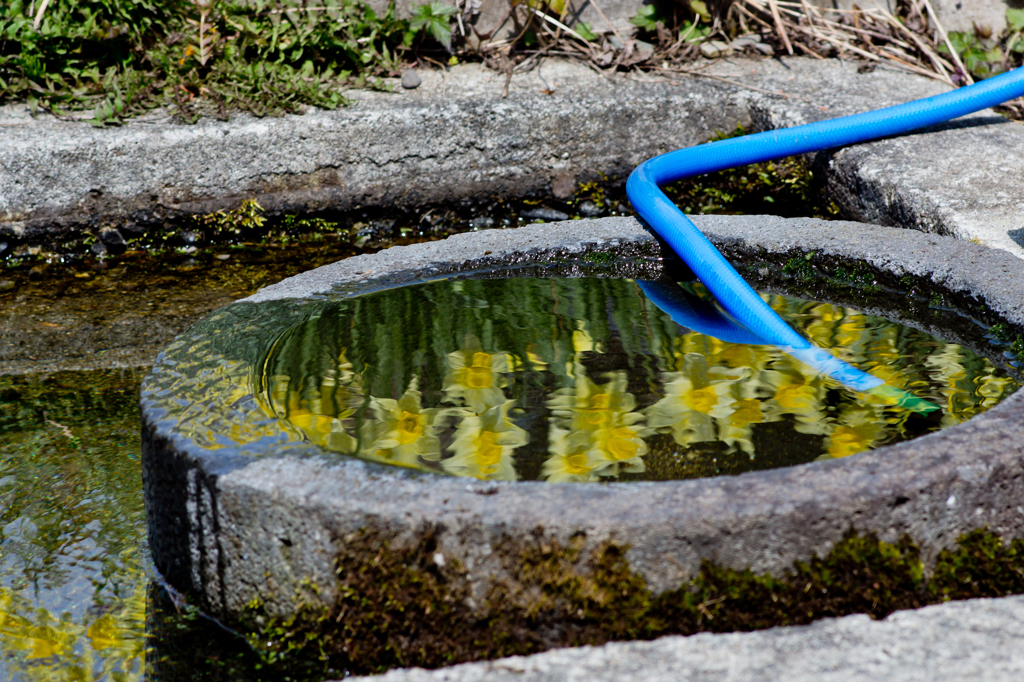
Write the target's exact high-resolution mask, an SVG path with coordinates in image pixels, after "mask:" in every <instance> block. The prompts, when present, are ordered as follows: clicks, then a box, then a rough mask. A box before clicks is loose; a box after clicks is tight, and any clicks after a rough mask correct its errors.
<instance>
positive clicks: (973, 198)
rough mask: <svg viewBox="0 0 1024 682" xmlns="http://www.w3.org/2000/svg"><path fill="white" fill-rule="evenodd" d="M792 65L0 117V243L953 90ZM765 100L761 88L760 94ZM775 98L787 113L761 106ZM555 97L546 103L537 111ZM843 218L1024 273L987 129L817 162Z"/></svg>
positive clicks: (940, 133)
mask: <svg viewBox="0 0 1024 682" xmlns="http://www.w3.org/2000/svg"><path fill="white" fill-rule="evenodd" d="M857 67H858V64H855V63H846V64H841V63H839V62H838V61H826V62H822V61H811V60H804V59H789V58H787V59H783V60H774V61H756V60H729V61H724V60H723V61H719V62H715V63H709V64H708V65H707V67H706V71H707V73H709V74H713V75H718V76H722V77H725V78H728V79H730V80H733V81H735V82H737V83H740V84H741V85H739V86H737V85H730V84H728V83H723V82H721V81H716V80H712V79H699V78H694V77H686V78H683V77H680V78H681V80H680V81H678V84H676V85H673V83H674V82H676V81H668V80H665V79H662V80H655V79H641V78H639V77H630V78H626V77H623V76H616V77H615V78H614V79H610V78H605V77H602V76H601V75H598V74H596V73H594V72H592V71H590V70H588V69H586V68H585V67H583V66H579V65H571V64H566V63H560V62H545V63H544V64H543V66H541V67H540V68H539V69H536V70H534V71H532V72H530V73H528V74H522V75H517V76H516V77H515V78H513V80H512V84H511V88H510V91H509V97H508V98H507V99H502V97H501V90H502V86H503V85H504V76H503V75H501V74H496V73H492V72H489V71H485V70H483V69H482V68H481V67H480V66H478V65H470V66H461V67H457V68H455V69H452V71H451V72H450V73H448V74H442V73H440V72H424V73H423V77H424V83H423V85H421V86H420V87H419V88H417V89H415V90H409V91H405V90H402V88H400V87H397V81H396V92H395V93H394V94H387V93H374V92H365V91H361V92H353V93H352V94H351V96H352V97H353V98H354V99H355V100H356V103H355V105H354V106H352V107H349V108H346V109H343V110H340V111H336V112H320V111H314V112H310V113H309V114H307V115H305V116H286V117H283V118H280V119H255V118H252V117H250V116H239V117H238V118H236V119H235V120H233V121H231V122H227V123H222V122H218V121H211V120H203V121H201V122H200V123H199V124H197V125H195V126H182V125H174V124H172V123H170V122H168V121H166V120H156V119H154V120H149V121H132V122H129V123H128V124H127V125H125V126H124V127H122V128H119V129H109V130H101V129H96V128H93V127H91V126H89V125H88V124H84V123H69V122H61V121H56V120H54V119H52V118H46V117H41V118H38V119H32V118H31V117H22V118H17V117H14V116H13V115H8V116H6V117H0V130H2V135H3V138H4V144H3V145H0V239H2V238H3V236H4V235H5V234H10V235H14V236H15V238H16V239H19V240H27V241H33V240H35V241H42V240H50V241H53V240H56V239H58V238H61V237H62V236H67V235H68V234H71V233H78V232H81V231H83V230H85V231H92V232H94V233H98V230H99V229H100V228H102V227H103V226H104V225H107V224H118V225H121V226H122V227H125V228H127V229H128V230H133V229H134V230H145V229H159V228H160V227H161V226H162V225H164V224H165V221H166V220H167V219H168V218H169V217H173V216H174V215H176V214H178V213H181V212H205V211H210V210H216V209H220V208H224V207H227V206H233V205H235V204H237V203H238V201H240V200H241V199H243V198H248V197H256V198H257V199H258V200H259V201H260V203H261V204H263V205H264V206H265V207H267V208H269V209H271V210H272V211H290V212H298V211H317V210H344V209H350V208H358V207H364V206H383V207H390V206H404V207H413V206H420V205H423V204H427V203H437V202H450V201H474V200H476V199H478V198H480V197H481V196H488V195H502V196H506V197H508V196H524V195H528V194H531V193H532V194H546V193H548V192H550V191H551V188H552V186H553V184H554V183H555V182H556V181H559V182H560V183H561V185H562V186H572V185H573V184H574V183H578V182H582V181H585V180H591V179H596V178H598V177H599V176H600V175H602V174H603V175H605V176H608V177H612V178H615V177H624V176H625V175H626V174H627V173H628V172H629V171H630V170H631V169H632V168H633V167H634V166H635V165H636V164H637V163H639V162H640V161H642V160H644V159H646V158H648V157H650V156H652V155H655V154H658V153H661V152H663V151H668V150H671V149H675V148H679V147H684V146H688V145H692V144H695V143H698V142H701V141H703V140H706V139H707V138H708V137H709V136H710V135H711V134H712V133H713V132H714V131H715V130H722V131H727V130H731V129H733V128H734V126H735V125H736V124H737V123H742V124H745V125H749V124H751V122H752V121H753V122H754V127H755V128H757V127H762V128H775V127H782V126H790V125H795V124H800V123H806V122H810V121H816V120H821V119H825V118H833V117H836V116H841V115H845V114H851V113H857V112H860V111H865V110H868V109H874V108H878V107H881V106H886V105H890V104H897V103H900V102H904V101H907V100H911V99H916V98H919V97H925V96H929V95H934V94H937V93H939V92H941V91H942V90H943V89H944V87H945V86H942V85H941V84H939V83H937V82H934V81H929V80H927V79H924V78H921V77H917V76H910V75H907V74H905V73H900V72H896V71H893V70H891V69H888V68H887V67H879V68H878V69H876V70H875V71H874V72H871V73H866V74H860V73H858V70H857ZM755 88H756V89H755ZM763 90H768V91H770V92H778V91H780V90H781V91H784V92H785V93H787V95H788V97H783V96H776V95H771V94H766V93H765V92H762V91H763ZM549 92H551V93H553V94H546V93H549ZM819 159H820V162H821V167H822V169H823V171H824V174H825V180H826V182H827V185H828V189H829V191H830V192H831V193H832V194H833V195H834V196H835V198H836V200H837V202H838V203H839V205H840V206H841V207H842V208H843V209H844V211H846V212H847V213H848V215H849V216H850V217H852V218H854V219H857V220H861V221H864V222H872V223H880V224H884V225H894V226H901V227H911V228H916V229H922V230H925V231H930V232H936V233H939V234H947V235H951V236H954V237H957V238H959V239H967V240H976V241H979V242H981V243H984V244H987V245H990V246H995V247H998V248H1003V249H1006V250H1009V251H1011V252H1013V253H1016V254H1018V255H1022V256H1024V249H1022V248H1021V247H1020V246H1019V245H1018V244H1017V243H1016V242H1015V241H1014V239H1013V236H1012V235H1019V234H1024V233H1022V232H1020V231H1021V230H1024V171H1022V170H1021V169H1024V126H1021V125H1020V124H1016V123H1011V122H1007V121H1006V120H1005V119H1003V118H1001V117H998V116H995V115H993V114H991V113H989V114H984V113H982V114H978V115H976V116H973V117H969V118H967V119H965V120H964V121H962V122H958V123H957V124H956V125H953V126H947V127H945V128H942V129H940V130H933V131H929V132H927V133H919V134H916V135H911V136H907V137H903V138H899V139H896V140H886V141H883V142H876V143H871V144H865V145H859V146H857V147H854V148H850V149H844V150H842V151H840V152H838V153H834V154H827V153H826V154H820V155H819Z"/></svg>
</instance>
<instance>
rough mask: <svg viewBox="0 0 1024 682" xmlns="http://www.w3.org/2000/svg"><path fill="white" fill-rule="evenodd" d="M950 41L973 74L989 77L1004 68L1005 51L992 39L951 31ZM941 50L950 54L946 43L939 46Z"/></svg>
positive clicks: (978, 76) (979, 76)
mask: <svg viewBox="0 0 1024 682" xmlns="http://www.w3.org/2000/svg"><path fill="white" fill-rule="evenodd" d="M949 42H950V43H951V44H952V45H953V49H954V50H956V52H957V54H958V55H959V56H960V60H961V61H962V62H963V64H964V68H966V69H967V70H968V71H969V72H970V73H971V74H972V75H973V76H975V77H977V78H987V77H988V76H991V75H993V74H995V73H998V72H999V71H1001V70H1002V63H1003V51H1002V49H1001V48H1000V47H999V45H997V44H996V43H995V41H993V40H991V39H985V38H980V37H979V36H977V35H975V34H973V33H960V32H957V31H950V33H949ZM938 49H939V52H942V53H944V54H949V48H948V47H947V46H946V44H945V43H940V44H939V46H938Z"/></svg>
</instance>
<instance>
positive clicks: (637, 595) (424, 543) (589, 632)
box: [250, 528, 1024, 675]
mask: <svg viewBox="0 0 1024 682" xmlns="http://www.w3.org/2000/svg"><path fill="white" fill-rule="evenodd" d="M441 532H443V531H442V530H441V529H437V528H428V529H425V530H423V531H422V532H421V533H420V534H419V536H418V538H417V539H416V540H415V541H414V542H412V543H407V542H406V543H402V542H399V541H398V540H397V539H395V538H393V537H389V536H387V535H386V534H380V533H372V532H365V533H362V534H360V535H358V536H357V537H353V538H351V539H350V540H349V541H348V542H346V543H345V549H344V550H343V551H342V553H341V555H340V556H339V558H338V566H339V569H338V580H339V596H338V599H337V602H336V604H334V605H333V607H331V608H329V609H323V610H321V611H318V612H315V613H314V612H312V610H306V611H304V612H302V613H300V614H299V615H298V616H296V617H294V618H291V619H289V620H287V621H283V622H282V621H279V620H277V621H275V620H273V619H269V620H268V619H266V618H264V617H263V616H261V615H260V612H261V610H262V609H261V608H260V605H259V604H253V608H252V609H251V613H250V618H251V620H250V623H251V624H252V625H253V626H254V631H253V634H251V635H250V641H251V642H252V643H253V645H254V648H256V649H257V650H258V651H260V652H262V656H263V660H264V661H265V663H267V664H270V665H271V666H272V667H274V668H275V669H279V670H285V669H288V668H289V666H291V665H295V664H298V663H300V662H301V663H302V665H304V666H305V665H310V664H312V665H314V666H320V673H321V674H324V675H327V674H338V673H352V674H366V673H373V672H379V671H382V670H386V669H389V668H395V667H409V666H421V667H426V668H436V667H440V666H444V665H451V664H454V663H461V662H466V661H478V660H488V659H494V658H499V657H503V656H509V655H515V654H530V653H535V652H539V651H543V650H546V649H549V648H552V647H556V646H579V645H584V644H603V643H605V642H608V641H613V640H629V639H653V638H656V637H660V636H663V635H670V634H681V635H689V634H694V633H698V632H732V631H749V630H758V629H763V628H769V627H775V626H780V625H799V624H806V623H810V622H812V621H814V620H817V619H819V618H826V617H837V616H844V615H849V614H854V613H866V614H868V615H870V616H871V617H873V618H884V617H885V616H887V615H889V614H890V613H892V612H893V611H896V610H899V609H911V608H918V607H921V606H925V605H927V604H935V603H939V602H943V601H948V600H950V599H966V598H970V597H996V596H1004V595H1009V594H1019V593H1022V592H1024V555H1022V552H1024V541H1022V540H1015V541H1013V542H1010V543H1008V544H1007V543H1004V542H1003V541H1002V540H1001V539H1000V538H999V537H998V536H996V535H994V534H992V533H989V532H988V531H987V530H984V529H982V530H977V531H974V532H972V533H969V534H967V535H965V536H963V537H961V538H960V540H959V544H958V546H957V548H956V549H955V550H952V551H943V552H941V553H940V554H939V555H938V558H937V560H936V563H935V567H934V570H933V571H932V573H931V575H930V576H928V575H926V574H925V570H924V565H923V563H922V560H921V556H920V551H919V549H918V547H917V546H916V545H915V544H914V543H913V542H911V541H910V540H909V539H908V538H904V539H902V540H900V541H899V542H897V543H896V544H889V543H886V542H882V541H880V540H879V539H878V538H877V537H876V536H874V535H871V534H868V535H858V534H855V533H853V532H851V533H849V534H847V536H846V537H845V538H844V539H843V540H842V541H841V542H839V543H838V544H837V545H836V546H835V547H834V548H833V550H832V551H831V552H830V553H829V554H828V555H827V556H825V557H822V558H814V559H811V560H810V561H808V562H798V563H797V564H796V565H795V566H794V567H793V569H792V570H791V571H788V572H787V573H785V574H783V575H780V576H771V575H767V574H757V573H754V572H752V571H749V570H746V571H737V570H734V569H729V568H723V567H721V566H716V565H714V564H712V563H709V562H705V563H704V564H703V565H702V567H701V569H700V572H699V573H698V575H697V576H696V577H694V578H693V579H692V580H690V581H688V582H687V583H685V584H683V585H681V586H680V587H679V589H677V590H673V591H669V592H666V593H662V594H659V595H654V594H652V593H651V591H650V590H649V589H648V587H647V585H646V582H645V580H644V579H643V577H641V576H640V575H639V574H638V573H636V572H635V571H634V570H633V569H632V568H631V567H630V566H629V563H628V561H627V559H626V552H627V549H628V548H627V547H626V546H625V545H621V544H618V543H615V542H604V543H601V544H600V545H598V546H597V547H595V548H593V549H590V550H588V549H587V548H586V543H585V538H584V536H583V535H579V536H576V537H574V538H572V539H570V540H569V541H568V542H567V543H559V542H557V541H554V540H551V539H549V538H546V537H545V535H544V533H543V531H542V530H538V531H536V532H535V533H534V535H533V536H532V537H530V538H528V539H526V540H515V539H512V538H506V539H505V540H504V541H503V542H501V543H499V544H498V545H497V546H494V547H492V550H493V551H494V552H496V554H497V556H498V557H500V561H501V563H502V564H503V568H504V573H503V575H504V577H503V578H501V579H497V580H495V581H494V582H493V583H492V585H491V586H490V587H489V588H488V590H487V594H486V595H484V596H483V598H482V599H481V595H479V594H473V593H472V590H471V588H470V585H469V583H468V582H467V580H466V572H465V570H464V569H463V568H462V567H461V566H460V565H459V564H458V562H454V561H451V560H450V559H445V558H444V557H443V554H442V553H441V552H440V549H439V547H440V545H439V543H438V538H439V535H440V533H441Z"/></svg>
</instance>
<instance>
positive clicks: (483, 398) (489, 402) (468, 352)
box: [444, 337, 510, 414]
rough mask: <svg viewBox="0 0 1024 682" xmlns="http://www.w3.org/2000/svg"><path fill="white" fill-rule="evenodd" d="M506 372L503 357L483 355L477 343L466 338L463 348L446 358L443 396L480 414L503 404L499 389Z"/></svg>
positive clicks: (502, 394) (504, 355)
mask: <svg viewBox="0 0 1024 682" xmlns="http://www.w3.org/2000/svg"><path fill="white" fill-rule="evenodd" d="M509 371H510V367H509V356H508V354H507V353H503V352H497V353H486V352H484V351H483V349H482V348H481V347H480V342H479V341H477V340H476V339H474V338H472V337H470V338H469V339H468V341H467V348H464V349H462V350H457V351H455V352H454V353H449V354H448V373H447V375H446V376H445V378H444V392H445V394H446V395H447V396H448V399H449V400H452V401H453V402H454V401H457V400H458V399H462V400H463V401H464V403H465V405H466V406H467V407H469V408H470V409H471V410H473V411H474V412H476V413H478V414H480V413H483V412H485V411H486V410H487V409H488V408H491V407H495V406H497V405H501V404H502V403H504V402H505V394H504V393H502V391H501V389H502V387H503V386H504V385H505V384H504V377H503V376H502V374H505V373H507V372H509Z"/></svg>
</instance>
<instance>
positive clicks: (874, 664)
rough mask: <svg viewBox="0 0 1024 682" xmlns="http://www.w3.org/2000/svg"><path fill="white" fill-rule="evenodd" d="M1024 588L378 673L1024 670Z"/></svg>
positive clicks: (966, 675) (560, 677) (795, 681)
mask: <svg viewBox="0 0 1024 682" xmlns="http://www.w3.org/2000/svg"><path fill="white" fill-rule="evenodd" d="M1021 642H1024V597H1006V598H1005V599H972V600H969V601H962V602H950V603H947V604H940V605H937V606H928V607H925V608H923V609H919V610H916V611H900V612H897V613H894V614H892V615H891V616H889V617H888V618H886V619H885V620H882V621H873V620H871V619H870V618H868V617H867V616H847V617H845V618H836V619H828V620H822V621H819V622H817V623H814V624H812V625H807V626H801V627H790V628H773V629H771V630H763V631H760V632H747V633H731V634H721V635H712V634H699V635H693V636H692V637H664V638H662V639H658V640H655V641H653V642H624V643H612V644H606V645H605V646H602V647H581V648H578V649H556V650H554V651H548V652H546V653H542V654H536V655H534V656H528V657H521V656H516V657H512V658H503V659H500V660H497V661H490V662H488V663H468V664H465V665H458V666H454V667H451V668H444V669H441V670H429V671H428V670H422V669H408V670H393V671H391V672H389V673H387V674H385V675H380V676H375V677H358V678H348V679H350V680H367V681H369V680H374V681H375V682H471V681H474V682H475V680H488V682H513V681H514V682H570V681H574V682H575V681H579V682H583V681H584V680H585V681H586V682H619V681H620V680H645V681H646V682H676V680H687V681H688V682H720V681H726V680H727V681H728V682H764V681H765V680H785V681H786V682H840V681H841V682H877V681H878V680H900V681H901V682H917V681H920V682H946V681H948V682H953V681H957V682H959V681H961V680H986V681H991V682H1017V681H1018V680H1021V679H1024V647H1022V646H1021Z"/></svg>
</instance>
